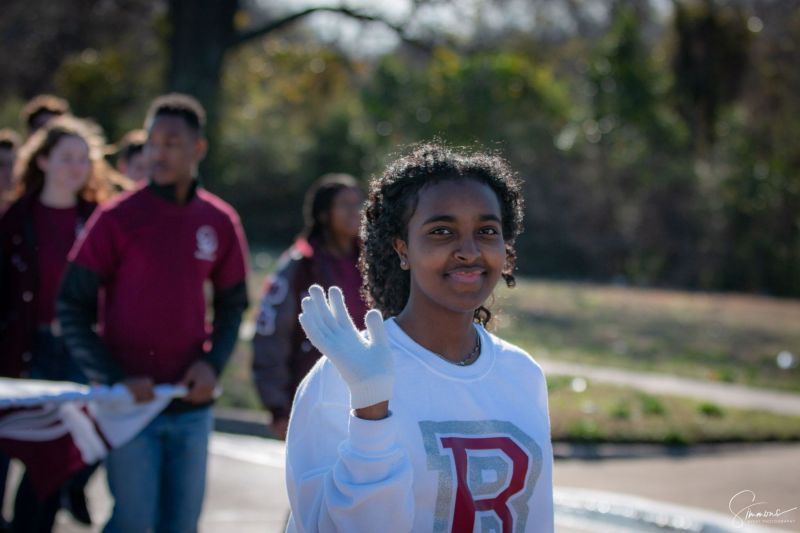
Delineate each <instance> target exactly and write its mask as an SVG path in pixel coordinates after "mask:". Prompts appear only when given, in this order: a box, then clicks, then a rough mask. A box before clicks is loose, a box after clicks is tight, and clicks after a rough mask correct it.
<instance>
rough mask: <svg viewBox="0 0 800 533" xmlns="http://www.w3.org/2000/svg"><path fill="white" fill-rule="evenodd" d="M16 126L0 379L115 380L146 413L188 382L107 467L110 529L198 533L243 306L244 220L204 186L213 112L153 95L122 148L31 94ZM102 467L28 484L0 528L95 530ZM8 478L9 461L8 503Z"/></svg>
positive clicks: (2, 268)
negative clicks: (223, 382) (43, 485)
mask: <svg viewBox="0 0 800 533" xmlns="http://www.w3.org/2000/svg"><path fill="white" fill-rule="evenodd" d="M22 119H23V122H24V124H25V126H26V128H27V131H26V132H25V134H26V136H25V139H24V140H22V138H21V136H20V135H18V134H16V133H15V132H14V131H12V130H2V132H0V162H2V174H0V178H1V179H2V181H0V185H2V191H1V193H2V194H0V197H2V200H3V204H2V209H3V213H2V218H0V345H1V346H2V350H1V351H2V356H0V376H2V377H10V378H29V379H40V380H58V381H72V382H77V383H87V384H88V383H92V384H108V385H111V384H114V383H119V382H122V383H124V384H125V385H126V386H127V388H128V390H129V391H130V394H131V395H132V397H133V399H134V400H135V401H137V402H144V401H148V400H149V399H151V398H152V397H153V395H154V386H155V385H156V384H158V383H174V384H181V385H184V386H186V387H187V390H188V393H187V395H186V396H185V397H184V398H181V399H179V400H175V401H173V402H172V403H171V404H170V405H169V406H168V407H167V408H166V409H165V410H164V411H163V412H162V413H161V414H160V415H159V416H158V417H156V419H155V420H154V421H153V422H151V423H150V424H149V425H148V426H147V427H146V428H145V429H144V431H142V432H141V433H140V434H139V435H138V437H137V438H136V439H134V440H133V441H132V442H130V443H128V444H126V445H125V446H122V447H120V448H118V449H116V450H113V451H112V452H111V453H110V454H109V456H108V458H107V459H106V462H105V466H106V473H107V478H108V483H109V488H110V490H111V493H112V495H113V496H114V499H115V505H114V510H113V513H112V517H111V519H110V521H109V523H108V524H106V527H105V530H106V531H111V532H114V531H162V530H163V531H192V530H194V529H195V528H196V526H197V520H198V519H199V516H200V511H201V507H202V501H203V494H204V488H205V471H206V456H207V442H208V435H209V433H210V431H211V423H212V417H211V410H210V405H211V403H212V402H213V399H214V395H215V391H216V388H217V377H218V376H219V374H220V373H221V372H222V370H223V368H224V366H225V363H226V361H227V359H228V357H229V355H230V353H231V351H232V349H233V345H234V344H235V342H236V339H237V338H238V330H239V324H240V320H241V315H242V312H243V311H244V310H245V308H246V307H247V290H246V283H245V281H246V276H247V263H248V261H247V243H246V239H245V236H244V231H243V230H242V227H241V224H240V221H239V217H238V215H237V214H236V212H235V211H234V210H233V208H232V207H230V206H229V205H228V204H226V203H225V202H223V201H222V200H221V199H219V198H217V197H216V196H214V195H212V194H211V193H209V192H207V191H206V190H204V189H203V187H202V186H200V184H199V182H198V175H197V171H198V165H199V163H200V161H201V160H202V159H203V157H204V155H205V153H206V149H207V142H206V140H205V135H204V127H205V111H204V109H203V108H202V106H201V105H200V104H199V103H198V102H197V101H196V100H195V99H194V98H192V97H191V96H188V95H181V94H169V95H164V96H162V97H159V98H158V99H156V100H155V101H154V102H153V104H152V106H151V107H150V109H149V110H148V112H147V115H146V117H145V121H144V123H145V129H142V130H134V131H131V132H130V133H128V134H126V135H125V136H124V137H123V139H122V140H121V141H120V142H119V144H118V146H117V147H110V146H109V145H107V144H106V142H105V139H104V138H103V136H102V132H101V130H100V128H99V127H98V126H97V125H96V124H95V123H93V122H92V121H90V120H86V119H81V118H78V117H74V116H72V114H71V113H70V106H69V104H68V102H66V101H64V100H63V99H61V98H58V97H56V96H52V95H40V96H37V97H35V98H33V99H32V100H31V101H30V102H29V103H28V104H27V105H26V106H25V108H24V109H23V111H22ZM114 154H116V158H115V159H116V161H115V164H114V165H112V164H111V163H110V162H109V161H108V159H107V157H108V156H109V155H114ZM208 281H210V282H211V285H212V286H213V307H214V320H213V333H212V334H211V336H210V338H209V336H208V335H207V320H206V301H205V294H204V284H205V283H206V282H208ZM209 341H210V343H209ZM96 466H97V465H91V466H89V467H88V468H86V469H84V470H83V471H81V472H79V473H78V474H76V475H74V476H73V477H72V479H70V480H69V481H68V482H67V483H65V484H64V486H63V487H62V488H61V489H60V490H58V491H56V492H55V493H50V494H46V495H43V494H41V493H39V492H37V490H35V487H34V486H33V485H32V483H31V482H30V481H29V479H28V476H27V475H25V474H23V476H22V479H21V481H20V483H19V485H18V487H17V489H16V494H15V496H14V505H13V507H14V513H13V517H12V518H11V520H10V522H6V521H5V519H3V520H2V521H0V530H2V529H7V530H10V531H15V532H47V531H51V530H52V528H53V524H54V520H55V516H56V513H57V511H58V510H59V509H60V508H62V507H65V508H66V509H67V510H68V511H70V512H71V514H72V516H73V517H74V518H75V519H76V520H77V521H79V522H82V523H84V524H90V523H91V516H90V514H89V506H88V505H87V502H86V494H85V487H86V483H87V482H88V480H89V478H90V476H91V475H92V473H93V471H94V470H95V469H96ZM8 467H9V458H8V457H1V458H0V504H1V503H2V499H3V498H2V497H4V496H5V494H4V489H5V487H6V484H7V479H6V478H7V472H8Z"/></svg>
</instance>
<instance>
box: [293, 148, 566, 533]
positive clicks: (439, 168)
mask: <svg viewBox="0 0 800 533" xmlns="http://www.w3.org/2000/svg"><path fill="white" fill-rule="evenodd" d="M522 204H523V199H522V193H521V186H520V182H519V180H518V179H517V178H516V176H515V175H514V174H513V172H511V170H510V169H509V167H508V165H507V164H506V163H505V161H503V160H502V159H500V158H499V157H496V156H493V155H488V154H481V153H467V152H459V151H456V150H453V149H450V148H448V147H446V146H442V145H440V144H428V145H422V146H419V147H417V148H416V149H415V150H413V151H412V152H411V153H410V154H408V155H407V156H405V157H402V158H400V159H398V160H397V161H395V162H394V163H393V164H391V165H390V166H389V167H388V168H387V170H386V171H385V172H384V173H383V175H382V176H380V177H378V178H376V179H374V180H373V181H372V182H371V183H370V191H369V198H368V200H367V204H366V207H365V214H364V222H363V226H362V230H361V234H362V236H363V238H364V251H363V253H362V255H361V262H360V267H361V273H362V276H363V283H364V285H363V287H364V288H363V290H364V294H365V296H366V297H367V298H368V303H369V305H370V306H371V307H373V309H371V310H370V311H369V312H368V313H367V315H366V317H365V320H364V321H365V323H366V329H367V331H366V332H365V333H359V331H358V329H357V328H356V326H355V325H354V324H353V322H352V321H351V320H350V318H349V317H348V313H347V309H346V307H345V303H344V302H345V297H343V295H342V291H341V290H340V289H339V288H338V287H332V288H331V289H329V291H328V292H327V295H326V294H325V291H324V290H323V289H322V288H321V287H319V286H312V287H311V288H310V289H309V293H310V295H309V297H308V298H305V299H304V300H303V301H302V304H301V307H302V314H301V315H300V318H299V320H300V323H301V324H302V326H303V329H304V330H305V332H306V333H307V335H308V338H309V339H310V340H311V342H312V343H313V344H314V346H316V347H317V348H318V349H319V350H320V351H321V352H322V353H323V354H324V355H325V357H324V358H322V359H320V361H319V362H318V363H317V364H316V365H315V366H314V368H313V369H312V370H311V372H309V374H308V376H307V377H306V378H305V379H304V380H303V382H302V383H301V384H300V387H299V388H298V391H297V397H296V399H295V405H294V408H293V410H292V415H291V420H290V423H289V433H288V438H287V448H286V449H287V457H286V481H287V488H288V492H289V501H290V504H291V513H292V514H291V517H290V520H289V524H288V527H287V531H304V532H305V531H315V532H316V531H323V532H332V531H341V532H351V531H377V530H380V531H386V532H395V531H397V532H408V531H458V532H462V531H474V530H481V531H490V530H491V531H503V532H510V531H525V532H536V533H552V532H553V493H552V446H551V443H550V422H549V416H548V409H547V386H546V383H545V379H544V375H543V374H542V370H541V368H540V367H539V365H538V364H537V363H536V362H535V361H534V360H533V359H532V358H531V357H530V356H529V355H528V354H527V353H525V352H524V351H523V350H521V349H520V348H518V347H516V346H513V345H511V344H509V343H507V342H505V341H503V340H502V339H500V338H498V337H496V336H495V335H493V334H491V333H489V332H488V331H487V329H486V328H485V326H486V325H487V324H488V323H489V322H490V320H491V317H492V314H491V312H490V310H489V309H488V308H487V307H485V302H486V301H487V299H489V298H490V297H491V294H492V291H493V290H494V288H495V286H496V285H497V283H498V281H499V280H500V279H501V278H502V279H503V280H504V281H505V283H506V284H507V285H508V286H509V287H512V286H513V285H514V276H513V270H514V267H515V262H516V253H515V251H514V242H515V240H516V238H517V236H518V235H519V233H520V232H521V230H522V213H523V210H522ZM354 314H355V313H354ZM382 315H383V317H386V319H387V320H386V321H385V322H384V320H383V317H382Z"/></svg>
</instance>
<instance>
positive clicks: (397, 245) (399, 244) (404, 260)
mask: <svg viewBox="0 0 800 533" xmlns="http://www.w3.org/2000/svg"><path fill="white" fill-rule="evenodd" d="M392 248H394V251H395V252H397V256H398V257H399V258H400V268H402V269H403V270H408V269H409V268H410V266H409V264H408V245H407V244H406V241H404V240H403V239H395V240H394V242H393V243H392Z"/></svg>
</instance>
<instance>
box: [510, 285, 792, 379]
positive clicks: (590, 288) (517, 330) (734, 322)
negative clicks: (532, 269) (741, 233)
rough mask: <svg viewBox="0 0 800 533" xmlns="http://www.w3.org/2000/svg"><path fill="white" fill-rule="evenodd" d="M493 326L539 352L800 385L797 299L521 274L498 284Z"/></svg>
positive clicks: (698, 374)
mask: <svg viewBox="0 0 800 533" xmlns="http://www.w3.org/2000/svg"><path fill="white" fill-rule="evenodd" d="M495 308H496V309H497V311H498V321H497V322H498V323H497V332H498V333H499V335H501V336H502V337H503V338H506V339H508V340H510V341H511V342H515V343H517V344H519V345H520V346H522V347H523V348H525V349H527V350H528V351H529V352H530V353H531V354H533V355H534V357H536V358H537V359H558V360H562V361H573V362H581V363H588V364H594V365H604V366H617V367H624V368H630V369H636V370H646V371H654V372H666V373H670V374H676V375H681V376H688V377H694V378H700V379H709V380H713V381H721V382H732V383H742V384H745V385H751V386H757V387H767V388H774V389H783V390H788V391H795V392H800V366H799V365H797V364H795V366H794V367H793V368H791V369H788V370H785V369H781V368H779V367H778V365H777V364H776V357H777V354H778V353H780V352H781V351H788V352H791V353H793V354H794V356H795V358H800V327H798V324H800V302H798V301H796V300H780V299H774V298H767V297H762V296H750V295H722V294H706V293H689V292H680V291H666V290H653V289H635V288H624V287H614V286H606V285H590V284H577V283H554V282H540V281H530V280H520V281H519V282H518V284H517V287H516V288H514V289H511V290H508V289H505V288H504V289H500V290H498V297H497V299H496V303H495Z"/></svg>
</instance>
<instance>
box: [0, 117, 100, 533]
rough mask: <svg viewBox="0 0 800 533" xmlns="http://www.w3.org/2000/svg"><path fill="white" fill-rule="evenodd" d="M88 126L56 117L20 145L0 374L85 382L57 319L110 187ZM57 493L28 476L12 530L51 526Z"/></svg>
mask: <svg viewBox="0 0 800 533" xmlns="http://www.w3.org/2000/svg"><path fill="white" fill-rule="evenodd" d="M102 145H103V143H102V139H101V138H99V136H98V135H97V130H96V128H95V127H93V126H92V125H91V124H89V123H87V122H84V121H81V120H79V119H76V118H73V117H68V116H64V117H58V118H55V119H53V120H51V121H50V122H49V123H48V124H47V125H45V126H44V127H42V128H40V129H38V130H36V131H35V132H34V133H33V135H31V137H30V138H29V139H28V141H26V143H25V144H24V145H23V146H22V148H20V151H19V157H18V158H17V162H16V170H15V183H16V190H15V192H14V198H15V200H14V203H13V204H12V205H11V206H10V207H9V209H8V211H7V212H6V213H5V214H4V215H3V217H2V219H0V375H1V376H5V377H15V378H33V379H46V380H59V381H61V380H63V381H74V382H78V383H86V377H85V376H84V374H83V373H82V372H81V371H80V369H79V368H78V366H77V364H76V363H75V362H74V360H73V359H72V357H70V355H69V353H68V352H67V350H66V347H65V345H64V343H63V341H62V339H61V335H60V328H59V324H58V321H57V320H56V316H55V303H56V296H57V292H58V287H59V284H60V282H61V277H62V274H63V271H64V268H65V266H66V264H67V254H68V253H69V251H70V248H71V247H72V243H73V242H74V241H75V239H76V237H77V235H78V233H79V232H80V231H81V229H82V228H83V226H84V224H85V223H86V221H87V219H88V218H89V215H90V214H91V213H92V211H93V210H94V208H95V207H96V206H97V204H98V202H100V201H102V200H105V199H106V198H107V197H108V196H109V194H110V193H111V192H112V190H113V186H112V184H111V181H110V180H109V177H108V176H107V175H106V174H105V173H104V169H105V168H106V167H105V166H104V165H105V164H104V162H103V161H102ZM89 474H91V470H89V471H87V472H85V473H82V474H78V476H76V477H75V478H74V479H73V480H72V481H71V482H70V483H69V484H68V487H67V491H66V496H67V504H68V507H69V509H70V511H71V512H72V514H73V516H75V518H76V519H78V520H79V521H81V522H84V523H91V520H90V517H89V514H88V510H87V508H86V501H85V496H84V485H85V483H86V481H87V480H88V476H89ZM60 496H61V495H60V494H58V493H57V494H54V495H51V496H50V497H49V498H47V499H46V500H41V499H40V498H39V496H38V495H36V494H35V493H34V492H33V489H32V487H31V486H30V483H29V482H28V480H27V479H26V478H23V480H22V482H21V483H20V487H19V489H18V491H17V499H16V503H15V512H14V524H13V530H14V531H32V532H35V531H50V529H51V527H52V524H53V520H54V518H55V513H56V511H57V510H58V508H59V504H60V501H59V498H60Z"/></svg>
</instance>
